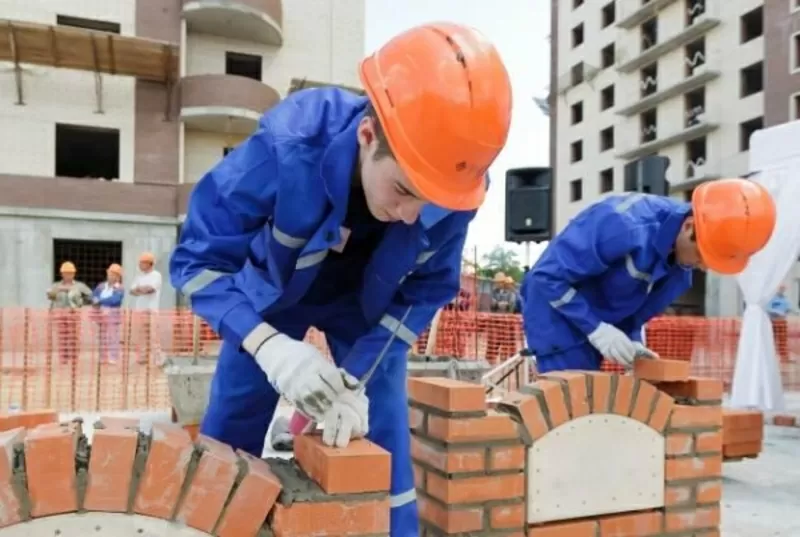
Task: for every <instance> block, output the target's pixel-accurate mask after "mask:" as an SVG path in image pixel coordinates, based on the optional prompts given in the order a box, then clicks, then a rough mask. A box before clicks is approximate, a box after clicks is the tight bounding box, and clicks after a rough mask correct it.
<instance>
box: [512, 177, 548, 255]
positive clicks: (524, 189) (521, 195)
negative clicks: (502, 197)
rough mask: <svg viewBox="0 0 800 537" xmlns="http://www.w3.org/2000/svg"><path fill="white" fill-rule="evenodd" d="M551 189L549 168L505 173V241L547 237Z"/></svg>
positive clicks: (532, 240) (519, 241) (535, 239)
mask: <svg viewBox="0 0 800 537" xmlns="http://www.w3.org/2000/svg"><path fill="white" fill-rule="evenodd" d="M552 188H553V173H552V170H551V169H550V168H516V169H513V170H508V171H507V172H506V241H508V242H516V243H521V242H541V241H549V240H550V238H551V237H552V231H553V229H552V214H553V198H552Z"/></svg>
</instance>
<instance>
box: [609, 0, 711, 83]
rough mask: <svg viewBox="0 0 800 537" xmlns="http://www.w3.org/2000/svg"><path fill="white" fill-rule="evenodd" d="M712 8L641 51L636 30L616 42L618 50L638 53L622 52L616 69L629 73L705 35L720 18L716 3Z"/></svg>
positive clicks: (707, 8)
mask: <svg viewBox="0 0 800 537" xmlns="http://www.w3.org/2000/svg"><path fill="white" fill-rule="evenodd" d="M711 6H714V9H710V8H709V7H706V12H705V13H703V14H702V15H700V16H698V17H697V18H696V19H695V20H694V21H693V22H692V24H690V25H687V26H685V27H684V28H683V29H682V30H681V31H680V32H678V33H675V34H673V35H671V36H668V37H666V38H661V37H660V36H659V38H658V43H656V44H655V45H653V46H651V47H650V48H648V49H646V50H644V51H641V39H640V36H639V35H638V32H636V35H635V37H626V38H624V39H622V40H620V41H619V42H617V45H616V48H617V50H618V51H634V50H638V51H640V52H638V53H631V52H629V53H628V54H622V55H620V57H619V60H618V62H617V71H619V72H621V73H631V72H633V71H635V70H637V69H641V68H642V67H644V66H645V65H648V64H651V63H653V62H654V61H656V60H657V59H658V58H660V57H661V56H664V55H665V54H668V53H670V52H672V51H673V50H676V49H678V48H679V47H682V46H684V45H687V44H689V43H691V42H692V41H694V40H695V39H697V38H698V37H700V36H702V35H705V34H706V33H708V32H709V31H711V30H712V29H714V28H716V27H717V26H719V24H720V23H721V20H720V18H719V16H718V15H717V13H716V12H717V11H718V8H717V4H711Z"/></svg>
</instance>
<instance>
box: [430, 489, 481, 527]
mask: <svg viewBox="0 0 800 537" xmlns="http://www.w3.org/2000/svg"><path fill="white" fill-rule="evenodd" d="M417 506H418V509H419V517H420V519H422V520H424V521H426V522H428V523H429V524H433V525H434V526H436V527H437V528H439V529H441V530H443V531H445V532H447V533H469V532H477V531H480V530H482V529H483V509H482V508H481V507H466V508H461V509H448V508H447V507H446V506H444V505H442V504H440V503H438V502H436V501H435V500H432V499H430V498H426V497H419V498H417Z"/></svg>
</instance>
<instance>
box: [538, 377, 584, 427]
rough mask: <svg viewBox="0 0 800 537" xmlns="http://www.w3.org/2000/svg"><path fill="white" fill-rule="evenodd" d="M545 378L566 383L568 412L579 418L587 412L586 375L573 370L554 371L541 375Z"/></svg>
mask: <svg viewBox="0 0 800 537" xmlns="http://www.w3.org/2000/svg"><path fill="white" fill-rule="evenodd" d="M541 378H543V379H545V380H554V381H558V382H561V383H562V384H565V385H566V388H567V392H568V393H569V406H570V414H571V416H572V417H573V418H579V417H581V416H586V415H587V414H589V412H590V409H589V400H588V397H587V391H586V375H585V374H583V373H577V372H573V371H555V372H552V373H546V374H544V375H542V376H541Z"/></svg>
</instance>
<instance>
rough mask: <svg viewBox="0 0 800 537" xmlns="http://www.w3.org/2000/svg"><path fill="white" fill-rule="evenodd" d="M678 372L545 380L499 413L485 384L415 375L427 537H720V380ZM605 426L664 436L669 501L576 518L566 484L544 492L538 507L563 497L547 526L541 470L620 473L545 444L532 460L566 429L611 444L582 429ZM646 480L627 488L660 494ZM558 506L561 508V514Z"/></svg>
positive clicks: (415, 446) (664, 367) (644, 367)
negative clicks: (538, 489) (540, 511)
mask: <svg viewBox="0 0 800 537" xmlns="http://www.w3.org/2000/svg"><path fill="white" fill-rule="evenodd" d="M678 364H679V365H674V364H673V363H672V362H671V361H667V360H662V361H659V363H658V364H656V365H654V364H652V363H651V364H639V365H638V366H637V370H636V373H637V374H636V375H635V376H634V375H615V374H610V373H595V372H581V371H574V372H564V373H556V374H549V375H542V376H540V377H539V378H538V379H537V380H536V382H534V383H533V384H531V385H529V386H526V387H524V388H522V389H521V390H520V391H518V392H515V393H510V394H507V395H506V396H505V397H504V398H503V399H502V400H501V401H499V402H498V403H497V404H496V405H489V404H487V402H486V400H485V393H484V388H483V387H482V386H477V385H474V384H467V383H463V382H458V381H453V380H447V379H411V380H410V381H409V397H410V406H411V418H412V422H411V428H412V433H413V437H412V458H413V459H414V466H415V475H416V486H417V491H418V503H419V507H420V515H421V518H422V525H423V530H424V531H423V533H422V535H430V536H434V535H436V536H438V535H442V534H444V535H459V534H460V535H467V534H472V533H476V534H480V535H486V536H495V535H496V536H498V537H499V536H510V535H528V536H529V537H556V536H561V535H570V536H572V537H596V536H598V535H601V536H606V535H614V536H615V537H647V536H662V535H669V536H672V535H676V536H677V535H680V536H683V535H696V536H699V537H712V536H718V535H719V530H718V527H719V519H720V514H719V502H720V493H721V472H722V453H721V450H722V431H721V427H722V409H721V399H722V384H721V382H719V381H715V380H711V379H697V378H692V379H690V378H688V371H687V365H688V364H685V363H678ZM673 365H674V367H671V366H673ZM645 378H647V379H649V380H644V379H645ZM598 419H600V420H605V419H607V420H608V421H609V422H613V423H616V424H617V425H620V424H622V425H621V426H622V427H623V428H629V429H631V430H634V431H638V432H637V434H634V435H631V436H629V437H627V438H621V439H620V440H622V441H626V440H627V441H631V438H633V439H636V438H648V437H649V438H651V439H652V438H653V437H656V438H658V439H660V447H659V449H658V450H655V451H654V450H651V451H650V452H649V453H650V454H651V455H652V453H657V454H658V456H659V460H658V463H659V464H660V465H661V472H660V474H659V476H658V479H660V482H659V483H658V485H659V487H663V488H661V490H660V492H661V493H660V494H657V498H656V499H655V500H653V501H651V502H650V505H649V506H647V508H636V509H633V510H631V511H626V512H620V511H619V509H617V508H615V507H614V506H612V505H609V506H608V509H606V510H605V511H599V512H593V513H592V514H591V515H588V514H584V515H581V517H580V518H579V519H576V518H574V516H572V515H574V512H575V511H574V505H572V506H570V504H569V501H568V500H569V499H570V490H569V488H564V487H563V486H559V487H557V489H556V490H549V491H544V494H543V495H541V496H540V498H539V499H540V501H541V498H542V497H547V493H548V492H549V493H550V495H551V496H556V497H557V498H558V499H557V500H556V501H554V502H552V505H550V506H549V509H550V510H549V512H548V513H547V517H544V518H546V520H543V519H542V517H539V519H537V517H536V513H535V511H536V505H535V503H533V502H535V501H536V498H535V494H533V493H532V489H533V487H535V486H536V479H537V470H539V469H540V468H542V467H543V466H542V464H543V462H547V463H549V464H551V465H552V467H554V468H567V467H569V468H574V467H575V466H576V465H577V466H578V470H577V473H579V472H580V471H581V468H583V469H584V470H587V469H590V466H589V465H597V464H608V465H613V457H609V456H604V455H602V454H600V453H598V454H596V457H594V458H589V459H586V460H580V459H581V458H580V457H575V451H574V450H570V449H561V450H559V449H557V448H558V446H559V443H558V442H552V446H550V447H549V448H544V449H546V450H547V453H546V454H544V455H545V457H544V458H545V459H548V460H547V461H542V460H540V461H539V462H538V463H537V461H536V457H535V455H532V453H533V452H534V451H535V450H536V447H537V446H542V445H546V444H548V443H550V439H553V438H554V437H555V436H556V435H562V436H569V435H567V434H566V431H567V430H571V431H572V434H571V436H570V438H569V439H568V441H569V442H570V443H572V444H574V443H576V442H582V443H584V444H585V445H606V446H607V445H609V442H607V441H605V442H600V441H599V440H598V438H599V437H598V434H601V433H600V432H601V431H602V426H600V427H598V426H597V425H595V426H586V424H588V423H590V422H591V420H594V421H595V422H597V421H598ZM561 445H562V446H563V445H565V444H561ZM554 447H555V448H554ZM628 453H631V451H630V450H629V451H628ZM634 457H635V455H634ZM576 459H578V460H576ZM537 464H539V465H540V466H539V467H537V466H536V465H537ZM634 467H635V466H634ZM575 473H576V472H574V471H573V474H575ZM565 474H566V472H565ZM539 475H541V472H539ZM565 479H566V478H565ZM642 483H643V482H642V480H637V479H630V482H629V483H628V482H623V483H622V485H623V487H622V488H624V486H625V485H627V486H628V487H629V488H632V489H634V490H633V491H632V492H634V493H638V492H639V491H640V490H643V489H644V488H646V487H650V490H652V485H653V483H652V482H651V483H649V484H648V483H645V484H644V485H643V484H642ZM539 484H541V481H540V482H539ZM559 485H563V483H560V484H559ZM573 492H574V489H573ZM634 496H635V494H634ZM561 499H563V500H564V501H561ZM554 508H563V513H562V515H563V516H558V515H559V513H558V512H557V510H556V512H554V511H553V509H554ZM571 508H573V509H572V510H571ZM425 532H428V533H425ZM559 532H561V533H559Z"/></svg>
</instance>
